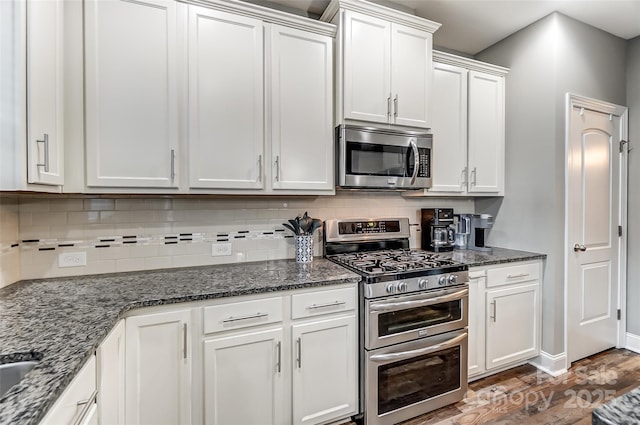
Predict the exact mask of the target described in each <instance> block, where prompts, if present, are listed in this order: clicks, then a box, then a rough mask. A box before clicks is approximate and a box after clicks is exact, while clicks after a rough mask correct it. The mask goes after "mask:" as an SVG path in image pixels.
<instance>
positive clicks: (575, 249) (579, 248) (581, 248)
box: [573, 243, 587, 252]
mask: <svg viewBox="0 0 640 425" xmlns="http://www.w3.org/2000/svg"><path fill="white" fill-rule="evenodd" d="M573 250H574V251H575V252H578V251H581V252H585V251H586V250H587V247H586V246H584V245H580V244H579V243H577V244H575V245H574V246H573Z"/></svg>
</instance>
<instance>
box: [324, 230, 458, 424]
mask: <svg viewBox="0 0 640 425" xmlns="http://www.w3.org/2000/svg"><path fill="white" fill-rule="evenodd" d="M409 237H410V234H409V220H408V219H407V218H399V219H389V218H384V219H364V220H327V221H326V222H325V235H324V239H325V240H324V251H325V256H326V257H327V258H328V259H329V260H331V261H334V262H336V263H338V264H340V265H343V266H344V267H346V268H348V269H350V270H352V271H354V272H356V273H358V274H360V275H361V276H362V280H361V281H360V289H359V292H360V411H361V412H362V415H361V416H360V417H359V418H358V419H362V421H363V422H364V423H365V424H366V425H392V424H397V423H399V422H401V421H404V420H407V419H410V418H413V417H416V416H419V415H421V414H423V413H426V412H429V411H431V410H435V409H437V408H439V407H442V406H445V405H447V404H451V403H454V402H456V401H459V400H461V399H462V398H463V397H464V394H465V392H466V391H467V323H468V305H467V303H468V299H469V273H468V267H467V266H466V265H464V264H460V263H456V262H454V261H451V260H450V259H444V258H442V256H441V254H435V253H433V252H428V251H422V250H411V249H409Z"/></svg>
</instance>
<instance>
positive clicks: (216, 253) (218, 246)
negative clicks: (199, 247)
mask: <svg viewBox="0 0 640 425" xmlns="http://www.w3.org/2000/svg"><path fill="white" fill-rule="evenodd" d="M224 255H231V243H212V244H211V256H212V257H220V256H224Z"/></svg>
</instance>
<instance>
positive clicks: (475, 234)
mask: <svg viewBox="0 0 640 425" xmlns="http://www.w3.org/2000/svg"><path fill="white" fill-rule="evenodd" d="M469 216H470V222H471V228H470V232H469V238H468V240H467V249H472V250H474V251H482V252H486V253H489V254H490V253H492V252H493V248H491V247H489V246H485V244H484V236H485V230H488V229H491V228H492V227H493V216H492V215H490V214H469Z"/></svg>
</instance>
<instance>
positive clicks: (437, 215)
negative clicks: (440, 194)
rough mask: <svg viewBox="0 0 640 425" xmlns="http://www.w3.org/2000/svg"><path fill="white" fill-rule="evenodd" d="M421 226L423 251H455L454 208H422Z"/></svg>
mask: <svg viewBox="0 0 640 425" xmlns="http://www.w3.org/2000/svg"><path fill="white" fill-rule="evenodd" d="M421 224H422V249H426V250H428V251H434V252H444V251H453V246H454V243H455V232H454V230H453V228H452V227H451V225H453V208H422V210H421Z"/></svg>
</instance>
